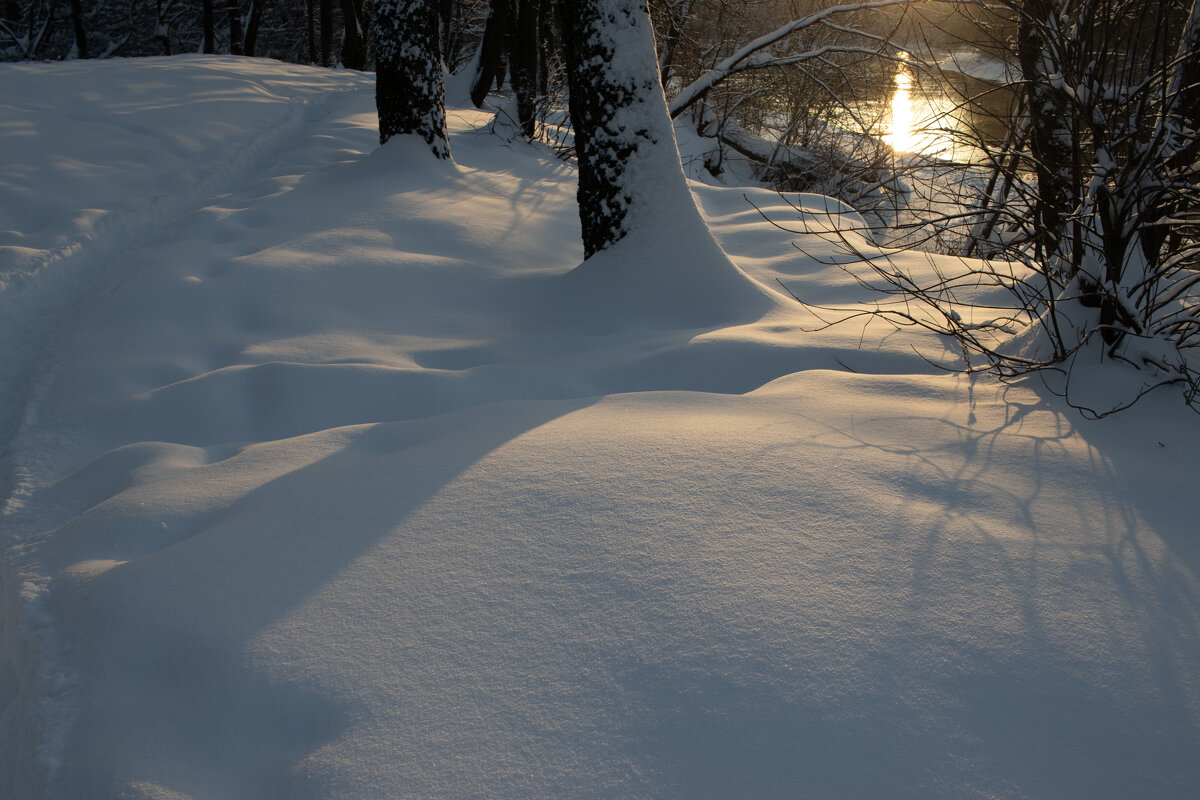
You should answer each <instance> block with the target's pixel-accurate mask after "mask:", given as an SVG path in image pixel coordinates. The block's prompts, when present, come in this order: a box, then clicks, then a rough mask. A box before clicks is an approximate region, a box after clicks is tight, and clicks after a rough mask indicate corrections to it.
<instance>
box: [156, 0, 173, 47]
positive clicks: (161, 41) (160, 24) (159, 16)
mask: <svg viewBox="0 0 1200 800" xmlns="http://www.w3.org/2000/svg"><path fill="white" fill-rule="evenodd" d="M154 38H155V39H157V40H158V46H159V47H161V48H162V54H163V55H164V56H169V55H171V32H170V29H169V28H168V27H167V21H166V20H165V19H163V0H158V2H157V3H156V4H155V11H154Z"/></svg>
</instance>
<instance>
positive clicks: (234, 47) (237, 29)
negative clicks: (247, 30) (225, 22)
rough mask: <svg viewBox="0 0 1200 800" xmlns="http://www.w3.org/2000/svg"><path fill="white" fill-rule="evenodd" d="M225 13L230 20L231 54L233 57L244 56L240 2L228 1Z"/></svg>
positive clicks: (235, 0)
mask: <svg viewBox="0 0 1200 800" xmlns="http://www.w3.org/2000/svg"><path fill="white" fill-rule="evenodd" d="M225 13H226V15H227V16H228V18H229V54H230V55H232V56H240V55H242V52H243V51H242V44H243V42H244V39H243V34H242V8H241V5H240V4H239V3H238V0H228V2H227V3H226V4H225Z"/></svg>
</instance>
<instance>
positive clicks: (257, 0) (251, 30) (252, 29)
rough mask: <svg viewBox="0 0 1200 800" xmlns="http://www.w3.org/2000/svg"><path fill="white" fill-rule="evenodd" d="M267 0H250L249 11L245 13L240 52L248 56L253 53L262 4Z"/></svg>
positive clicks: (260, 20)
mask: <svg viewBox="0 0 1200 800" xmlns="http://www.w3.org/2000/svg"><path fill="white" fill-rule="evenodd" d="M266 2H267V0H250V13H249V14H247V15H246V39H245V42H246V43H245V45H244V46H243V47H242V52H244V53H245V54H246V55H248V56H253V55H254V47H255V45H256V44H257V43H258V28H259V25H261V24H262V14H263V6H264V5H265V4H266Z"/></svg>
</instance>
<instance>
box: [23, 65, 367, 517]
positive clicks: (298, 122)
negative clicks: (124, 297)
mask: <svg viewBox="0 0 1200 800" xmlns="http://www.w3.org/2000/svg"><path fill="white" fill-rule="evenodd" d="M188 63H189V62H188V59H187V58H186V57H185V58H180V59H172V60H169V61H165V62H164V60H161V59H145V60H144V62H143V63H140V64H139V67H137V68H135V69H134V70H132V71H130V72H131V74H127V75H124V76H123V77H124V79H125V80H126V81H128V83H129V85H130V87H136V86H137V82H138V81H139V80H140V78H141V75H140V74H139V73H140V72H142V71H152V72H153V74H154V75H155V76H156V77H158V78H159V79H160V80H161V79H163V78H164V77H166V78H167V82H168V85H166V86H160V87H159V88H160V89H165V90H167V91H168V92H171V91H174V92H177V93H178V94H179V95H181V96H189V95H191V94H192V93H194V92H196V87H195V86H194V85H193V84H195V83H197V82H199V81H203V80H204V78H205V76H204V75H203V74H201V75H200V76H199V81H198V80H197V77H198V76H197V75H195V74H194V73H190V72H188V71H186V67H187V66H188ZM167 65H170V66H167ZM206 65H207V66H206V68H207V69H211V70H213V72H214V74H219V72H224V71H225V70H229V71H232V72H234V73H235V74H241V75H243V76H244V78H245V80H246V82H247V83H251V84H253V83H254V80H255V79H254V76H253V71H252V70H250V69H246V68H245V66H244V65H239V64H238V63H237V62H236V61H233V60H230V61H228V62H225V61H222V60H220V59H215V60H209V61H207V62H206ZM105 66H106V65H104V64H103V63H100V64H96V63H95V62H79V63H75V64H60V65H55V66H54V67H51V68H46V67H37V68H34V67H28V66H26V65H4V66H3V69H4V70H5V72H6V73H8V74H9V75H10V76H11V77H10V84H11V83H15V80H16V79H21V78H24V79H26V80H27V81H28V84H27V85H26V86H25V87H24V88H26V89H27V90H28V89H32V90H33V91H31V92H28V93H27V94H23V95H21V96H19V97H4V98H3V104H4V106H5V107H6V111H8V112H9V113H12V114H23V116H24V118H25V120H32V121H31V122H25V123H24V124H26V125H28V127H29V131H28V132H27V135H29V136H34V137H36V139H37V142H38V144H37V150H36V151H32V150H31V152H29V153H23V152H22V151H21V148H20V147H16V148H13V147H10V148H8V152H7V153H6V155H7V156H8V157H9V158H10V159H11V161H10V163H9V164H8V165H7V170H6V171H10V172H13V173H21V175H20V177H21V178H22V179H24V181H27V182H28V184H27V185H19V184H18V183H17V182H16V181H15V180H13V181H2V182H0V188H2V189H5V190H7V192H6V196H4V197H3V206H4V209H5V215H6V216H9V215H13V217H14V218H11V219H6V218H3V217H0V326H2V328H0V342H3V343H4V344H3V346H2V347H0V375H4V376H5V379H4V381H3V384H2V385H0V494H2V495H3V497H5V498H6V499H7V498H9V497H11V496H12V495H13V494H14V493H19V492H20V491H21V488H20V486H21V483H22V482H23V481H24V480H25V477H24V474H25V470H26V466H25V465H23V464H22V456H21V454H20V453H18V452H17V448H16V447H15V445H14V438H15V437H16V436H17V435H18V432H19V430H20V429H21V427H22V426H23V425H25V424H28V423H30V422H32V421H33V420H35V419H36V413H37V403H38V395H39V380H38V374H39V372H42V373H44V372H45V371H47V370H50V369H53V358H54V357H53V354H52V353H48V352H46V351H45V348H46V345H47V344H48V343H49V342H50V341H51V339H52V338H53V336H54V332H55V330H56V329H57V328H58V326H59V325H60V324H61V322H62V320H63V318H64V316H65V315H67V314H68V310H69V308H70V307H71V306H72V304H74V303H75V302H77V301H78V300H80V299H81V298H85V297H86V296H87V294H88V293H89V292H96V291H105V288H104V286H103V284H102V283H100V281H101V279H104V278H109V279H111V280H119V279H120V278H119V276H106V273H107V272H108V271H109V270H110V269H111V267H112V265H113V264H114V263H115V262H117V261H118V260H119V259H120V257H121V255H122V254H124V253H127V252H129V251H131V250H133V249H135V248H136V247H138V246H139V244H141V243H142V242H144V241H146V240H147V239H149V238H151V237H152V236H154V235H155V234H156V233H160V232H161V231H162V230H164V229H165V228H166V227H167V226H169V225H170V224H171V223H172V222H173V221H175V220H178V219H179V218H181V217H183V216H185V215H186V214H188V213H189V212H192V211H194V210H196V209H198V208H201V207H203V206H204V205H206V204H208V203H209V202H210V201H211V200H212V199H214V198H216V197H219V196H221V195H224V194H228V193H230V192H233V191H235V190H237V189H238V188H239V187H241V186H243V185H245V184H247V183H249V182H251V181H253V180H255V179H256V176H257V175H258V174H260V173H262V172H263V171H264V170H268V169H269V168H270V166H271V165H272V163H274V162H277V161H278V160H279V158H280V156H281V155H282V154H285V153H287V152H289V151H290V150H291V149H292V148H293V147H294V145H295V144H296V142H297V141H298V140H299V139H300V138H301V137H303V136H304V135H305V134H306V133H308V132H309V131H310V130H311V129H312V128H313V127H314V126H315V125H317V124H319V123H320V122H321V121H322V120H323V119H325V118H327V117H328V116H329V114H331V113H333V111H334V109H335V108H336V106H337V103H338V99H339V97H340V94H339V93H340V92H347V91H359V92H361V91H362V90H363V87H364V86H366V85H368V84H366V83H363V82H362V81H360V82H359V83H358V85H353V84H351V85H349V86H347V85H346V80H345V78H346V77H347V76H344V75H343V76H339V78H338V79H335V80H333V81H320V80H310V82H308V83H305V82H300V81H297V82H294V83H293V82H280V84H279V86H277V87H275V88H282V89H283V90H285V92H286V91H287V90H291V94H290V95H287V94H283V95H271V94H270V92H269V90H268V89H267V87H266V86H265V85H264V86H260V87H259V88H258V91H259V93H260V97H261V96H263V95H265V96H267V97H268V98H269V101H268V102H266V103H263V102H261V100H259V101H258V102H256V103H254V106H267V107H268V108H266V109H262V108H255V107H253V106H251V107H250V109H249V110H250V111H252V112H253V113H252V114H251V115H250V116H251V118H252V119H253V120H254V121H253V122H251V123H250V124H249V125H246V126H245V129H244V130H243V131H242V134H241V136H242V138H240V139H232V140H231V139H228V138H226V137H227V135H226V134H225V132H224V131H223V130H221V129H222V128H223V127H224V125H223V123H222V122H221V120H220V119H219V118H216V119H210V120H207V121H206V120H203V119H202V118H201V119H194V118H193V119H191V120H188V121H181V120H180V119H179V118H178V117H179V115H180V113H182V112H183V109H178V108H177V109H172V111H174V112H178V113H172V114H171V115H163V114H160V113H157V112H161V111H162V110H163V109H162V108H161V95H159V94H157V93H155V94H152V95H150V96H149V97H148V98H147V101H146V102H144V103H142V104H140V105H139V103H138V101H137V99H136V93H131V94H132V96H130V97H127V98H126V107H125V108H124V109H123V111H122V113H123V114H128V115H131V116H133V117H134V118H137V117H139V116H142V117H146V120H145V122H142V123H135V124H133V125H128V124H127V125H125V126H123V129H122V130H121V135H120V139H119V140H117V141H116V142H109V145H110V147H109V148H108V150H109V151H108V152H106V151H105V148H104V147H103V145H97V147H96V151H97V152H95V153H94V154H90V155H91V156H92V157H90V158H78V157H75V158H69V157H58V156H57V152H56V148H55V144H56V141H55V140H61V139H67V140H70V139H71V138H72V137H75V136H77V135H78V128H79V127H81V126H82V127H83V129H84V130H86V131H87V132H88V133H89V134H90V135H93V136H96V137H98V138H101V137H104V136H106V132H105V131H103V130H95V128H96V127H98V126H97V125H96V120H97V119H100V118H102V112H101V109H100V108H98V107H97V101H96V99H95V98H96V97H99V98H101V99H102V100H103V99H105V98H107V96H108V93H110V92H113V91H114V87H113V86H111V85H110V86H105V87H103V91H102V92H101V85H100V84H101V82H102V81H104V80H105V78H106V77H107V76H109V75H111V74H113V73H112V71H111V70H108V69H105ZM164 66H166V67H167V68H166V70H164ZM174 66H181V67H184V68H185V69H181V70H179V74H178V75H177V76H174V78H175V80H176V81H177V82H178V84H179V85H178V86H177V87H170V86H169V81H170V79H171V77H172V76H171V74H170V71H169V70H170V69H171V68H173V67H174ZM239 69H240V70H241V72H240V73H239ZM285 74H286V72H285ZM306 77H309V78H310V79H311V78H312V76H306ZM29 84H31V85H29ZM331 90H332V91H331ZM237 110H238V109H236V108H235V109H234V111H235V113H236V111H237ZM225 113H228V109H225ZM185 116H191V117H195V116H198V114H197V113H196V112H195V111H194V110H193V111H192V112H191V113H190V114H186V115H185ZM181 122H182V124H183V125H187V124H188V123H189V122H191V123H192V124H194V125H195V127H193V128H191V129H188V130H185V131H184V132H183V135H182V136H178V135H177V136H176V138H171V134H172V133H176V126H179V125H181ZM255 123H257V124H255ZM206 126H207V127H210V128H213V129H214V130H213V131H211V133H209V136H208V140H206V137H205V133H206V131H205V130H204V129H205V127H206ZM131 131H132V132H133V133H132V135H131ZM48 138H49V139H51V141H50V142H47V139H48ZM14 140H15V141H16V142H17V143H18V144H20V142H21V141H22V140H21V139H20V138H15V137H10V138H9V139H8V142H13V141H14ZM138 147H144V148H146V151H144V152H137V151H136V148H138ZM112 150H117V151H118V152H120V153H121V156H124V158H122V157H121V156H117V155H114V153H113V152H111V151H112ZM155 151H158V152H155ZM163 151H166V152H165V155H166V157H163V156H164V153H163ZM35 152H36V153H37V155H35V154H34V153H35ZM43 152H48V153H50V154H51V157H50V158H44V157H42V158H39V157H38V156H39V155H40V154H41V153H43ZM60 152H62V153H72V155H78V148H70V147H66V146H64V147H63V148H62V150H61V151H60ZM4 177H6V178H7V177H8V176H7V175H5V176H4ZM39 185H40V186H44V187H46V188H45V191H59V192H63V193H65V194H69V195H70V196H71V197H72V201H74V203H73V204H77V205H75V210H74V214H73V215H72V216H70V217H63V216H61V215H56V213H55V210H54V209H53V205H51V204H47V203H45V202H43V201H39V200H38V199H37V197H36V195H29V194H27V193H26V192H28V190H29V189H30V188H31V187H36V186H39ZM51 187H53V188H51ZM68 202H69V203H70V202H71V201H68ZM71 207H72V206H71V205H67V208H71ZM5 228H8V229H9V230H7V231H6V230H4V229H5Z"/></svg>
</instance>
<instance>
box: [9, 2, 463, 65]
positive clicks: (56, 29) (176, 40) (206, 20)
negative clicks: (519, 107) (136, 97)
mask: <svg viewBox="0 0 1200 800" xmlns="http://www.w3.org/2000/svg"><path fill="white" fill-rule="evenodd" d="M486 5H487V4H486V2H483V1H482V0H481V1H480V2H471V0H454V2H447V3H446V6H447V10H448V14H447V20H448V23H449V24H448V25H447V28H446V31H445V33H446V34H448V35H449V40H448V41H447V42H446V44H447V47H446V49H445V50H446V54H447V55H448V56H450V57H452V58H455V59H457V58H459V57H460V56H461V55H462V53H463V52H464V47H466V46H467V45H468V44H473V40H474V39H475V38H477V37H478V29H479V28H480V26H481V25H482V17H483V15H484V14H485V13H486ZM370 14H371V0H0V60H3V61H23V60H39V61H42V60H44V61H58V60H63V59H68V58H112V57H131V56H156V55H176V54H180V53H221V54H231V55H247V56H264V57H267V58H275V59H279V60H281V61H289V62H293V63H300V64H316V65H321V66H337V65H344V66H347V67H351V68H355V69H366V68H370V67H371V66H372V61H371V58H370V50H369V46H368V31H369V17H370ZM468 57H469V56H468Z"/></svg>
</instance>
